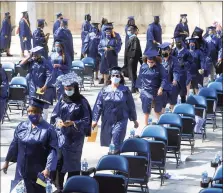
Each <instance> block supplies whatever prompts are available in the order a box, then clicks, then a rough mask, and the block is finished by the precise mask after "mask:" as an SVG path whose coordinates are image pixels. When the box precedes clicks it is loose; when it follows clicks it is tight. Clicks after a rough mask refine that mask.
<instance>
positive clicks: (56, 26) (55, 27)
mask: <svg viewBox="0 0 224 193" xmlns="http://www.w3.org/2000/svg"><path fill="white" fill-rule="evenodd" d="M56 16H57V20H56V21H55V22H54V26H53V34H54V33H55V31H56V30H57V29H58V28H59V27H60V25H61V20H62V19H63V15H62V13H61V12H60V13H57V14H56Z"/></svg>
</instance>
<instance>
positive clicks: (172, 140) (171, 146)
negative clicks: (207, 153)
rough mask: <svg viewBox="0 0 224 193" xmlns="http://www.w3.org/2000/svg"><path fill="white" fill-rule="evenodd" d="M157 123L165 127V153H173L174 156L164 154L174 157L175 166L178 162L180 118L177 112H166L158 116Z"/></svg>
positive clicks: (180, 130)
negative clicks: (166, 137) (166, 140)
mask: <svg viewBox="0 0 224 193" xmlns="http://www.w3.org/2000/svg"><path fill="white" fill-rule="evenodd" d="M157 124H158V125H163V127H165V128H166V129H167V136H168V144H167V154H174V156H168V155H166V157H167V158H175V159H176V163H177V164H176V167H178V165H179V162H180V144H181V132H182V119H181V117H180V115H178V114H174V113H166V114H163V115H161V116H160V118H159V121H158V123H157Z"/></svg>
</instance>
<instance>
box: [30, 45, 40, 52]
mask: <svg viewBox="0 0 224 193" xmlns="http://www.w3.org/2000/svg"><path fill="white" fill-rule="evenodd" d="M42 49H43V47H41V46H36V47H34V48H32V49H31V50H30V52H32V53H34V54H39V53H40V50H42Z"/></svg>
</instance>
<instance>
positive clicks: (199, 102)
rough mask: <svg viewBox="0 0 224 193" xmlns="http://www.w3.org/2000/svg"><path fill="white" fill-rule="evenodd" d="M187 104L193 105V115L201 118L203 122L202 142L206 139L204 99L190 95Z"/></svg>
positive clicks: (205, 107)
mask: <svg viewBox="0 0 224 193" xmlns="http://www.w3.org/2000/svg"><path fill="white" fill-rule="evenodd" d="M187 104H190V105H193V106H194V110H195V115H197V116H199V117H201V118H203V119H204V120H205V122H204V125H203V128H202V130H201V131H202V133H201V134H202V141H204V139H206V119H207V113H206V112H207V101H206V98H205V97H203V96H199V95H190V96H189V97H188V98H187Z"/></svg>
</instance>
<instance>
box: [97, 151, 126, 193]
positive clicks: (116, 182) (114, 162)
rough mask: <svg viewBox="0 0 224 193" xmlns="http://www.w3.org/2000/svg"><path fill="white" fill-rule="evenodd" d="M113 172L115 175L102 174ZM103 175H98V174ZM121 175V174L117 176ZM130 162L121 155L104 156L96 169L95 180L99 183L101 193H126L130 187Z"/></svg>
mask: <svg viewBox="0 0 224 193" xmlns="http://www.w3.org/2000/svg"><path fill="white" fill-rule="evenodd" d="M108 170H109V171H111V170H112V171H113V172H114V174H107V173H102V171H104V172H105V171H108ZM99 171H100V172H101V173H98V172H99ZM116 173H119V174H116ZM128 175H129V165H128V160H127V159H126V158H125V157H123V156H119V155H106V156H103V157H102V158H101V159H100V160H99V162H98V164H97V167H96V172H95V174H94V178H95V179H96V181H97V182H98V183H99V192H100V193H115V192H116V193H126V192H127V187H128Z"/></svg>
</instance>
